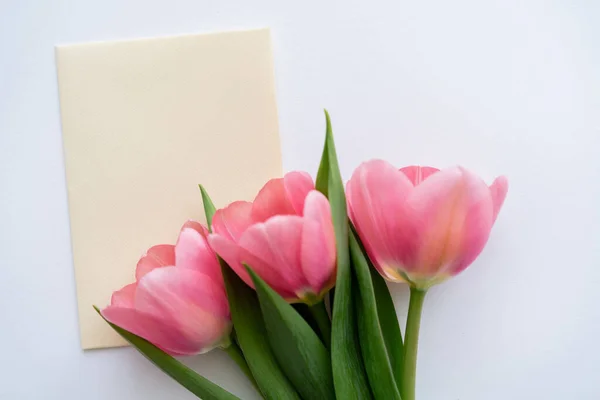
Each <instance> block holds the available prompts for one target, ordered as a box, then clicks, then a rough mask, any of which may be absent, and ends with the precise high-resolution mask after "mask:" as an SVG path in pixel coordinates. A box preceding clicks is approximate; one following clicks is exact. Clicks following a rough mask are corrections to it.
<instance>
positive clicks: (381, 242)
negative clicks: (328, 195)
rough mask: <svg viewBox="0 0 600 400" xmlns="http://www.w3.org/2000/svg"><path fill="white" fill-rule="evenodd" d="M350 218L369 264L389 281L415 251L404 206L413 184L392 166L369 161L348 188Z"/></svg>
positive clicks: (349, 183)
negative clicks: (369, 260)
mask: <svg viewBox="0 0 600 400" xmlns="http://www.w3.org/2000/svg"><path fill="white" fill-rule="evenodd" d="M346 191H347V198H348V204H349V208H350V218H351V219H352V223H353V224H354V226H355V227H356V230H357V232H358V234H359V236H360V239H361V241H362V242H363V244H364V246H365V248H366V250H367V253H368V254H369V257H370V258H371V261H372V262H373V263H374V264H375V267H376V268H377V269H378V270H379V272H380V273H381V274H382V275H383V276H384V277H386V278H387V279H389V280H394V281H400V280H402V278H401V277H399V276H398V275H397V274H395V273H394V271H395V270H397V269H399V268H401V267H402V265H403V264H405V263H406V261H407V260H408V259H411V258H413V254H414V252H415V246H416V245H415V243H414V234H413V232H412V230H411V226H410V224H408V223H407V218H409V217H408V216H407V215H406V212H405V206H404V203H405V201H406V199H407V196H408V195H409V194H410V193H411V192H412V191H413V185H412V183H411V182H410V180H409V179H408V178H407V177H406V175H404V174H403V173H402V172H400V171H399V170H397V169H396V168H395V167H394V166H393V165H391V164H389V163H387V162H385V161H382V160H372V161H368V162H366V163H363V164H362V165H360V166H359V167H358V168H357V169H356V171H354V173H353V174H352V178H351V179H350V181H349V182H348V185H347V190H346Z"/></svg>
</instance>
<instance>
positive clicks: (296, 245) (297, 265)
mask: <svg viewBox="0 0 600 400" xmlns="http://www.w3.org/2000/svg"><path fill="white" fill-rule="evenodd" d="M302 222H303V221H302V218H301V217H298V216H295V215H285V216H283V215H277V216H274V217H272V218H270V219H269V220H268V221H267V222H264V223H258V224H255V225H252V226H251V227H250V228H248V230H247V231H246V232H245V233H244V235H243V236H242V238H241V239H240V242H239V244H240V247H241V248H242V249H243V252H242V254H241V257H242V259H241V261H242V262H243V263H246V264H248V265H250V267H252V269H253V270H254V271H255V272H256V273H257V274H258V275H259V276H260V277H261V278H262V279H263V280H265V281H266V282H267V283H268V284H269V285H270V286H271V287H272V288H273V289H275V290H277V291H278V292H279V293H280V294H281V296H283V297H285V298H288V299H289V298H290V297H295V296H293V295H292V292H293V293H300V292H304V291H306V290H307V289H309V285H308V281H307V280H306V279H305V278H304V276H303V274H302V266H301V257H300V249H301V240H302ZM284 288H285V289H284Z"/></svg>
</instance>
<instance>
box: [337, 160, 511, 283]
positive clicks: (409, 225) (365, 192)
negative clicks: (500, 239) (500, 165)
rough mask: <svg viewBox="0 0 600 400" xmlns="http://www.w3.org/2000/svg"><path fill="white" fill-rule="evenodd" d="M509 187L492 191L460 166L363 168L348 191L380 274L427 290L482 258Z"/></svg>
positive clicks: (500, 182)
mask: <svg viewBox="0 0 600 400" xmlns="http://www.w3.org/2000/svg"><path fill="white" fill-rule="evenodd" d="M507 190H508V181H507V180H506V178H505V177H503V176H501V177H498V178H496V180H495V181H494V183H493V184H492V185H491V186H489V187H488V186H487V185H486V184H485V182H483V180H481V179H480V178H479V177H477V176H476V175H474V174H472V173H471V172H469V171H467V170H466V169H464V168H461V167H455V168H449V169H445V170H442V171H439V170H438V169H436V168H432V167H415V166H412V167H405V168H402V169H401V170H398V169H396V168H395V167H394V166H392V165H391V164H389V163H387V162H385V161H382V160H372V161H369V162H366V163H363V164H362V165H361V166H360V167H358V168H357V169H356V171H355V172H354V174H353V175H352V178H351V179H350V181H349V182H348V185H347V198H348V208H349V212H350V218H351V220H352V222H353V224H354V226H355V227H356V230H357V232H358V234H359V236H360V239H361V240H362V242H363V244H364V246H365V248H366V250H367V253H368V255H369V257H370V259H371V261H372V262H373V264H374V265H375V267H376V268H377V270H378V271H379V272H380V273H381V275H382V276H383V277H384V278H386V279H387V280H390V281H394V282H402V281H406V282H408V283H409V284H410V285H411V286H413V287H415V288H419V289H427V288H429V287H431V286H432V285H434V284H436V283H439V282H442V281H444V280H446V279H448V278H449V277H451V276H454V275H456V274H458V273H459V272H461V271H463V270H464V269H465V268H467V267H468V266H469V265H470V264H471V263H472V262H473V261H474V260H475V258H476V257H477V256H478V255H479V253H481V251H482V250H483V247H484V246H485V244H486V242H487V240H488V237H489V235H490V230H491V229H492V225H493V224H494V222H495V220H496V217H497V215H498V212H499V211H500V207H502V203H503V202H504V198H505V197H506V192H507Z"/></svg>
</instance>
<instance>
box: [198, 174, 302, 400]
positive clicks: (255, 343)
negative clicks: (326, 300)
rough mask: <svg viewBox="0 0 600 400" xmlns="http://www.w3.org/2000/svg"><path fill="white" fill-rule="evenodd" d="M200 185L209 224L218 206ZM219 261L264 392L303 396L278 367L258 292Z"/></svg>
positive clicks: (293, 398)
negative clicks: (299, 394) (261, 310)
mask: <svg viewBox="0 0 600 400" xmlns="http://www.w3.org/2000/svg"><path fill="white" fill-rule="evenodd" d="M199 186H200V191H201V192H202V202H203V204H204V213H205V214H206V221H207V222H208V224H209V226H210V224H211V222H212V217H213V215H214V213H215V211H216V209H215V206H214V204H213V202H212V200H211V198H210V196H209V195H208V193H207V191H206V190H205V189H204V187H203V186H202V185H199ZM219 262H220V263H221V272H222V273H223V281H224V282H225V289H226V290H227V299H228V300H229V310H230V312H231V320H232V321H233V326H234V329H235V333H236V338H237V341H238V342H239V344H240V347H241V349H242V352H243V354H244V358H245V360H246V362H247V364H248V368H249V369H250V371H251V372H252V375H253V376H254V379H255V381H256V384H257V385H258V387H259V389H260V391H261V393H262V395H263V396H264V398H266V399H268V400H280V399H281V400H300V396H298V393H297V392H296V390H295V389H294V387H293V386H292V384H291V383H290V382H289V380H288V379H287V378H286V376H285V375H284V374H283V372H282V371H281V369H280V368H279V365H278V364H277V361H276V359H275V356H274V355H273V352H272V350H271V347H270V345H269V342H268V338H267V332H266V329H265V327H264V322H263V317H262V314H261V312H260V304H259V303H258V297H257V295H256V292H255V291H254V290H252V288H250V287H248V285H246V284H245V283H244V281H242V280H241V279H240V278H239V277H238V276H237V274H236V273H235V272H233V270H232V269H231V268H230V267H229V266H228V265H227V264H226V263H225V262H224V261H223V260H222V259H221V258H219Z"/></svg>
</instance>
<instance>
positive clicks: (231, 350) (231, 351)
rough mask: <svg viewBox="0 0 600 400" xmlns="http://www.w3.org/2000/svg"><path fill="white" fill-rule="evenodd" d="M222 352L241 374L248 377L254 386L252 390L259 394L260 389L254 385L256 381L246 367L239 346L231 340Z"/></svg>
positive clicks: (246, 364)
mask: <svg viewBox="0 0 600 400" xmlns="http://www.w3.org/2000/svg"><path fill="white" fill-rule="evenodd" d="M223 350H224V351H225V352H226V353H227V354H228V355H229V357H231V359H232V360H233V361H235V363H236V364H237V365H238V367H240V369H241V370H242V372H243V373H244V374H245V375H246V376H247V377H248V379H249V380H250V382H251V383H252V385H254V388H255V389H256V390H258V392H259V393H260V389H259V388H258V385H257V384H256V380H255V379H254V376H253V375H252V372H250V368H249V367H248V363H247V362H246V359H245V358H244V353H242V349H240V346H238V344H237V343H236V342H235V341H234V340H232V341H231V344H230V345H229V346H228V347H226V348H224V349H223Z"/></svg>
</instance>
